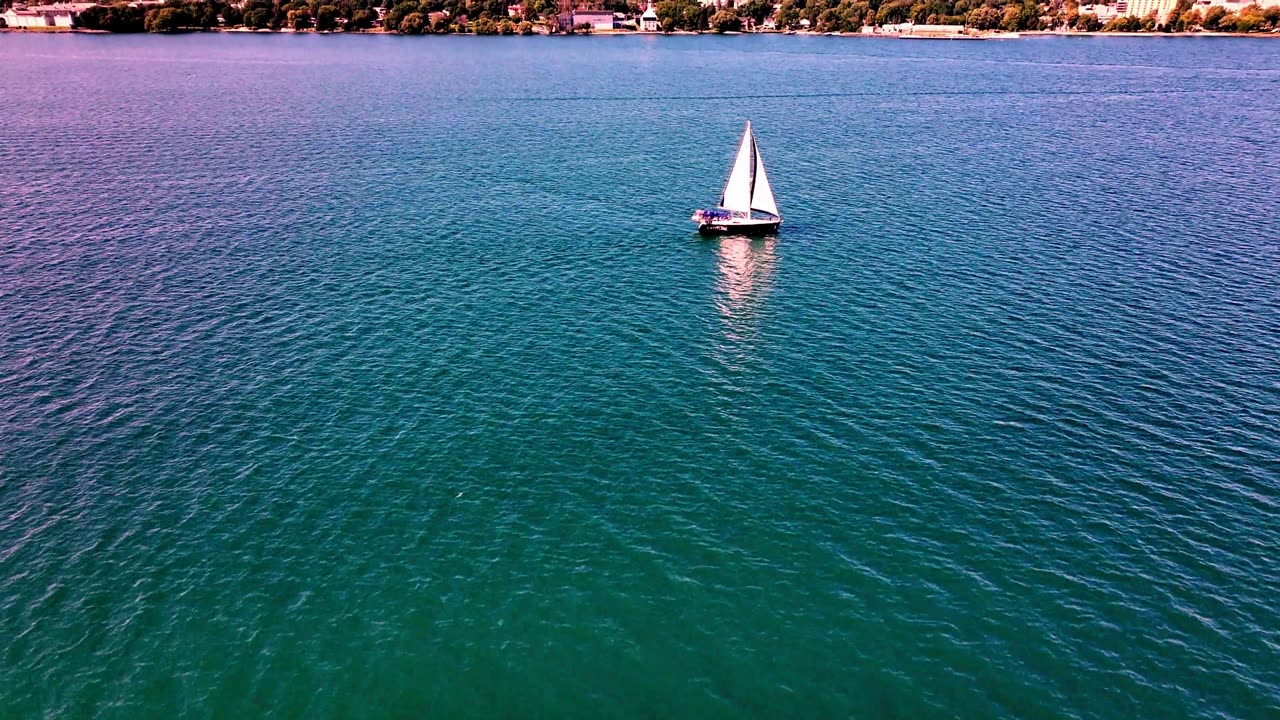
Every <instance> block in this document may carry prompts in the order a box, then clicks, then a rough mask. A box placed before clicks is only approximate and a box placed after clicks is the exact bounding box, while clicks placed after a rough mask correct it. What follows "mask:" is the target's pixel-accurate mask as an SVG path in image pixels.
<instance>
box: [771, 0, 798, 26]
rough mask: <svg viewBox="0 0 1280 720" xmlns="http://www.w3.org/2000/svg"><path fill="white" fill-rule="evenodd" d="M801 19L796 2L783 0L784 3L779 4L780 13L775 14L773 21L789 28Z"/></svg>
mask: <svg viewBox="0 0 1280 720" xmlns="http://www.w3.org/2000/svg"><path fill="white" fill-rule="evenodd" d="M799 21H800V13H799V12H798V11H797V10H796V4H795V3H794V2H792V0H782V4H781V5H779V6H778V14H777V15H776V16H774V18H773V22H774V24H776V25H777V26H778V27H780V28H789V27H791V26H792V25H795V24H796V23H797V22H799Z"/></svg>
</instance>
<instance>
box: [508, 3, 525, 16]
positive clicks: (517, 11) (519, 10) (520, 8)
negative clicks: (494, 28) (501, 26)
mask: <svg viewBox="0 0 1280 720" xmlns="http://www.w3.org/2000/svg"><path fill="white" fill-rule="evenodd" d="M507 17H510V18H523V17H524V5H508V6H507Z"/></svg>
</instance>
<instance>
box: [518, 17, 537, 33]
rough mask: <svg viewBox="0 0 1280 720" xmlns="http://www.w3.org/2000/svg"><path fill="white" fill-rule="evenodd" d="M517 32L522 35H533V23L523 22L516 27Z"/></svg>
mask: <svg viewBox="0 0 1280 720" xmlns="http://www.w3.org/2000/svg"><path fill="white" fill-rule="evenodd" d="M516 32H518V33H520V34H521V35H532V34H533V23H531V22H529V21H528V20H525V21H523V22H521V23H520V24H519V25H517V26H516Z"/></svg>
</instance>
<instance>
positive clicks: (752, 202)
mask: <svg viewBox="0 0 1280 720" xmlns="http://www.w3.org/2000/svg"><path fill="white" fill-rule="evenodd" d="M720 207H722V208H724V209H726V210H732V211H733V212H740V213H748V214H749V213H750V212H751V211H752V210H757V211H759V212H764V213H768V214H770V215H773V216H775V217H776V216H778V204H777V203H776V202H774V199H773V189H772V188H770V187H769V177H768V176H767V175H765V174H764V161H763V160H761V159H760V151H759V150H758V149H757V148H756V138H755V135H753V134H752V132H751V123H750V122H748V123H747V129H746V130H744V131H743V133H742V142H741V143H739V144H738V154H737V156H736V157H735V158H734V160H733V170H732V171H730V172H729V181H728V182H727V183H725V185H724V193H723V194H722V195H721V196H720Z"/></svg>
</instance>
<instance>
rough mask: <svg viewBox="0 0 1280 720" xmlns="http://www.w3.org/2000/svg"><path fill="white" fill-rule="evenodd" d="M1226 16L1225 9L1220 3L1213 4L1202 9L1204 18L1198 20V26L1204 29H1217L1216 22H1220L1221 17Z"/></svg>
mask: <svg viewBox="0 0 1280 720" xmlns="http://www.w3.org/2000/svg"><path fill="white" fill-rule="evenodd" d="M1226 16H1227V9H1226V8H1224V7H1222V6H1221V5H1214V6H1213V7H1211V8H1209V9H1208V10H1205V11H1204V19H1203V20H1201V21H1200V26H1201V27H1203V28H1204V29H1205V30H1209V31H1214V30H1217V29H1218V23H1220V22H1222V18H1224V17H1226Z"/></svg>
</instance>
